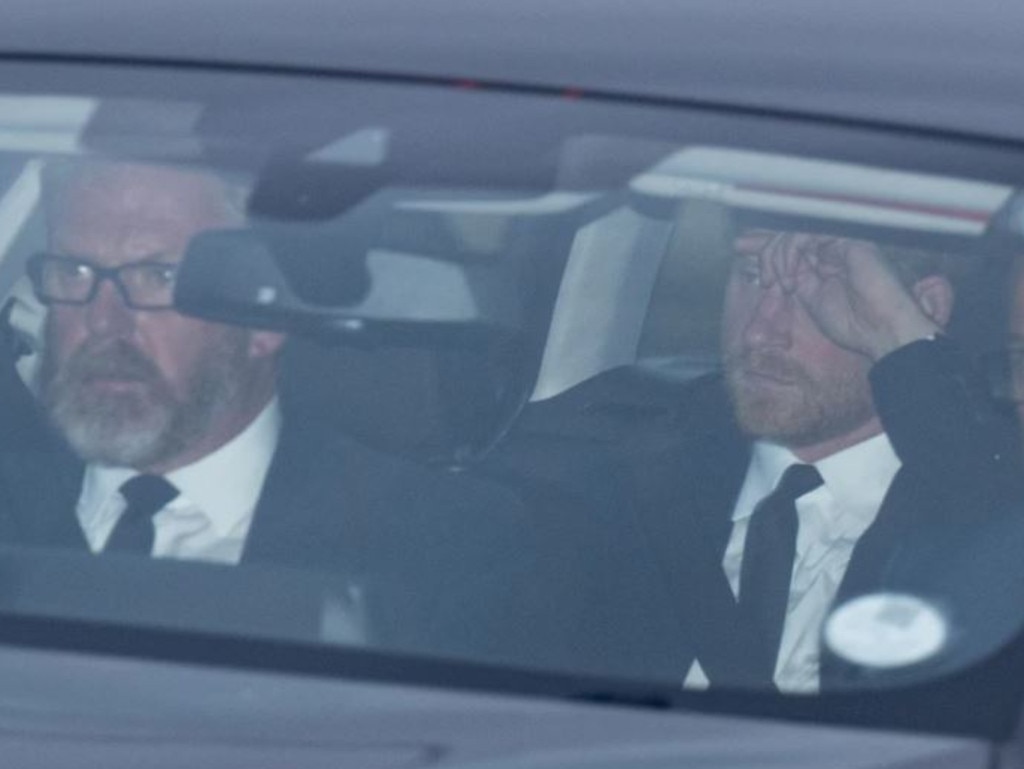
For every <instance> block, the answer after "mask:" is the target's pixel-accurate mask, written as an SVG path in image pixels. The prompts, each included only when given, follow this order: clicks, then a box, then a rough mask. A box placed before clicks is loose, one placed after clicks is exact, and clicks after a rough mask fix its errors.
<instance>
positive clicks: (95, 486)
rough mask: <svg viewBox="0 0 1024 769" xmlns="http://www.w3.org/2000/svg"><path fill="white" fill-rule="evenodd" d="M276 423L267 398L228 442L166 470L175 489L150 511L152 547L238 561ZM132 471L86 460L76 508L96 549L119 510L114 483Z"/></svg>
mask: <svg viewBox="0 0 1024 769" xmlns="http://www.w3.org/2000/svg"><path fill="white" fill-rule="evenodd" d="M280 431H281V411H280V407H279V406H278V403H277V400H276V399H275V400H273V401H271V402H270V403H269V404H268V405H267V407H266V408H265V409H263V411H262V412H260V414H259V416H258V417H256V419H254V420H253V421H252V422H251V423H250V424H249V426H248V427H246V428H245V430H243V431H242V432H241V433H239V434H238V435H237V436H235V437H234V438H233V439H232V440H230V441H229V442H228V443H226V444H224V445H223V446H221V447H220V448H219V449H217V450H216V451H214V452H213V453H212V454H208V455H206V456H205V457H203V458H202V459H200V460H199V461H197V462H194V463H192V464H191V465H186V466H185V467H181V468H179V469H177V470H174V471H173V472H171V473H168V474H167V476H166V477H167V480H168V481H170V482H171V483H172V484H174V485H175V486H176V487H177V489H178V490H179V492H180V493H179V495H178V496H177V497H175V498H174V499H173V500H171V501H170V502H169V503H167V505H165V506H164V507H163V508H162V509H161V510H160V511H159V512H157V513H156V515H154V516H153V523H154V527H155V535H154V540H153V555H154V556H155V557H158V558H186V559H198V560H205V561H215V562H218V563H227V564H236V563H238V562H239V560H240V559H241V557H242V550H243V548H244V546H245V538H246V536H247V535H248V533H249V526H250V525H251V523H252V516H253V512H254V511H255V508H256V503H257V501H258V500H259V497H260V492H261V491H262V489H263V482H264V480H265V479H266V475H267V470H268V468H269V467H270V461H271V459H272V458H273V455H274V450H275V449H276V448H277V439H278V436H279V434H280ZM137 474H138V471H137V470H133V469H131V468H124V467H110V466H105V465H96V464H91V465H88V466H87V467H86V470H85V479H84V481H83V483H82V492H81V494H80V495H79V498H78V506H77V509H76V512H77V514H78V521H79V523H80V524H81V526H82V530H83V531H84V532H85V537H86V540H87V541H88V543H89V547H90V548H91V549H92V551H93V552H94V553H97V552H100V551H101V550H103V547H104V546H105V545H106V542H107V539H108V538H109V537H110V534H111V532H112V531H113V530H114V526H115V525H116V524H117V521H118V519H119V518H120V517H121V514H122V513H123V512H124V510H125V506H126V505H125V500H124V497H122V496H121V492H120V491H119V489H120V487H121V484H123V483H124V482H125V481H126V480H128V479H129V478H131V477H132V476H133V475H137Z"/></svg>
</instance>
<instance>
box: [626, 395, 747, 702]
mask: <svg viewBox="0 0 1024 769" xmlns="http://www.w3.org/2000/svg"><path fill="white" fill-rule="evenodd" d="M684 402H686V403H687V406H686V411H685V413H683V414H681V415H679V416H678V417H677V418H676V419H675V420H674V423H673V424H672V426H671V427H670V428H669V430H668V431H667V433H668V434H672V435H674V436H675V438H676V443H675V445H674V446H671V447H670V448H668V449H666V447H665V446H664V445H662V446H652V447H651V448H650V451H649V454H648V453H646V452H643V453H640V454H639V455H638V456H637V457H635V458H634V459H633V465H634V467H635V468H636V469H635V472H634V477H635V479H636V486H637V488H636V494H637V498H639V499H641V500H642V503H641V505H640V514H641V518H642V520H643V525H644V528H645V529H646V531H647V534H648V539H649V543H650V547H651V549H652V551H653V552H655V553H656V554H657V559H658V561H659V562H660V564H661V566H662V570H663V572H664V573H665V574H666V576H667V581H668V583H669V585H670V592H671V594H670V597H669V600H670V601H672V602H673V603H675V605H677V606H679V607H680V613H681V618H682V623H683V624H684V626H685V627H686V628H687V636H688V640H689V643H690V646H691V648H690V652H691V657H690V659H691V660H692V658H693V657H694V656H695V657H696V658H697V659H698V660H699V661H700V664H701V667H702V668H703V670H704V672H705V673H706V674H707V676H708V678H709V680H711V681H712V682H713V683H714V684H716V685H723V684H729V683H733V682H740V681H744V680H749V676H750V674H751V673H750V672H748V671H747V667H748V664H749V661H750V660H751V659H752V655H751V654H750V653H749V651H748V640H747V639H746V637H745V636H744V634H743V633H742V632H740V630H739V628H738V625H737V622H738V617H737V611H736V599H735V596H734V595H733V592H732V589H731V587H730V586H729V582H728V580H727V578H726V576H725V572H724V571H723V569H722V558H723V556H724V554H725V548H726V545H727V544H728V540H729V535H730V533H731V531H732V516H731V513H732V510H733V507H734V506H735V503H736V498H737V496H738V494H739V490H740V486H741V485H742V483H743V478H744V476H745V474H746V469H747V465H748V464H749V461H750V446H749V442H748V441H747V440H746V439H745V438H744V436H743V435H742V434H741V433H740V431H739V429H738V427H737V426H736V425H735V423H734V421H733V419H732V416H731V415H732V410H731V407H730V405H729V403H728V399H727V397H726V394H725V392H724V388H723V387H722V386H721V382H720V380H718V379H713V380H706V381H705V382H702V383H699V384H698V388H697V389H696V391H695V392H694V393H693V395H692V396H691V398H690V399H688V400H687V401H684ZM681 653H682V652H681ZM686 664H687V665H688V664H689V661H688V662H687V663H686ZM682 673H683V674H684V675H685V673H686V671H685V670H683V671H682Z"/></svg>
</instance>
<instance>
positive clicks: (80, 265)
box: [28, 254, 178, 310]
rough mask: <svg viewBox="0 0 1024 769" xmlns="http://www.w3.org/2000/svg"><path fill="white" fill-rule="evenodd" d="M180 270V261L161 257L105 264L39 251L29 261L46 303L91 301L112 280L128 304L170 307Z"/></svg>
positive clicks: (143, 307) (144, 307)
mask: <svg viewBox="0 0 1024 769" xmlns="http://www.w3.org/2000/svg"><path fill="white" fill-rule="evenodd" d="M177 273H178V265H177V264H173V263H170V262H159V261H145V262H135V263H132V264H124V265H121V266H120V267H101V266H99V265H98V264H93V263H92V262H90V261H88V260H86V259H81V258H79V257H75V256H63V255H60V254H36V255H34V256H33V257H31V258H30V259H29V262H28V275H29V278H30V279H31V280H32V287H33V289H34V290H35V293H36V296H37V297H38V298H39V301H41V302H42V303H43V304H88V303H89V302H91V301H92V300H93V299H94V298H95V297H96V293H97V292H98V291H99V287H100V283H102V282H103V281H104V280H109V281H111V282H112V283H113V284H114V285H115V286H117V289H118V291H120V293H121V298H122V299H124V303H125V305H127V306H128V307H131V308H133V309H136V310H168V309H170V308H171V307H173V306H174V282H175V279H176V278H177Z"/></svg>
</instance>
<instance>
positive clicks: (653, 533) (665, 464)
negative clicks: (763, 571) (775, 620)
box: [628, 340, 1024, 688]
mask: <svg viewBox="0 0 1024 769" xmlns="http://www.w3.org/2000/svg"><path fill="white" fill-rule="evenodd" d="M871 384H872V391H873V395H874V400H875V405H876V408H877V410H878V412H879V415H880V416H881V418H882V422H883V426H884V427H885V430H886V433H887V435H888V437H889V439H890V441H891V442H892V444H893V446H894V448H895V450H896V453H897V455H898V456H899V458H900V460H901V463H902V465H901V469H900V470H899V472H898V473H897V474H896V476H895V478H894V480H893V482H892V484H891V485H890V487H889V489H888V491H887V493H886V495H885V498H884V500H883V503H882V506H881V508H880V510H879V513H878V515H877V517H876V519H875V521H874V523H873V524H872V525H871V526H870V527H869V528H868V530H867V531H866V532H865V533H864V535H863V536H862V537H861V538H860V540H859V541H858V543H857V545H856V547H855V549H854V552H853V555H852V557H851V561H850V564H849V566H848V568H847V571H846V573H845V576H844V578H843V581H842V583H841V585H840V587H839V591H838V595H837V597H836V605H839V604H841V603H843V602H844V601H846V600H848V599H850V598H853V597H855V596H858V595H863V594H868V593H872V592H876V591H886V590H888V591H902V590H907V589H911V588H912V587H913V588H914V589H915V590H917V591H918V592H920V591H921V589H922V588H923V586H925V585H928V584H936V583H935V579H936V578H937V577H938V576H939V574H940V570H941V569H942V566H941V565H940V564H939V562H938V559H937V558H936V553H940V552H952V551H953V549H955V548H958V547H962V546H963V544H964V543H965V542H966V541H968V540H969V539H971V538H972V537H974V536H975V535H976V533H977V532H978V531H979V530H983V529H984V528H985V526H987V525H988V523H989V522H991V521H995V520H997V519H1001V518H1003V517H1004V514H1005V512H1006V511H1007V510H1008V508H1010V507H1013V506H1014V505H1015V501H1016V499H1017V498H1019V497H1018V493H1017V491H1016V489H1017V487H1018V484H1017V482H1016V480H1015V477H1016V476H1017V475H1018V474H1019V471H1018V464H1017V461H1018V460H1017V452H1016V450H1015V448H1014V440H1013V438H1012V435H1011V433H1010V432H1009V431H1008V430H1007V429H1006V428H1007V425H1008V422H1007V421H1006V420H1003V419H1000V417H999V416H998V415H997V414H996V413H995V411H994V410H993V408H992V406H991V404H990V403H989V401H988V399H987V398H986V397H985V396H984V395H983V393H982V392H981V390H980V389H979V388H978V387H977V386H976V384H975V383H974V381H973V377H972V374H971V371H970V368H969V367H968V366H967V365H966V362H965V361H964V360H963V359H962V358H961V356H960V355H959V354H958V353H957V351H956V350H954V349H953V348H952V347H951V346H950V345H949V344H948V342H946V341H944V340H937V341H934V342H932V341H925V342H918V343H915V344H912V345H909V346H907V347H905V348H902V349H901V350H899V351H897V352H895V353H893V354H892V355H890V356H888V357H887V358H885V359H883V360H882V361H880V362H879V363H878V364H877V365H876V366H875V367H874V369H873V370H872V372H871ZM687 400H688V403H686V404H684V406H683V407H682V408H681V409H680V410H678V411H676V412H675V413H674V414H673V417H672V419H670V420H669V425H670V426H668V425H666V428H667V429H665V430H663V431H662V435H661V437H660V438H657V437H655V438H649V439H645V440H644V441H641V442H640V444H639V445H638V446H637V447H636V448H635V449H632V450H631V451H630V452H629V456H628V464H629V466H630V468H631V470H630V475H631V477H632V482H633V490H632V491H633V495H634V496H635V498H636V499H637V500H638V509H637V512H638V514H639V516H640V517H641V519H642V520H643V521H644V524H643V525H644V526H645V527H646V528H647V529H648V531H649V539H650V541H651V542H652V543H653V544H654V547H655V548H656V550H657V551H658V558H659V560H661V561H662V562H663V563H664V564H665V568H666V570H667V571H670V572H672V573H674V581H675V584H676V586H677V590H678V595H679V596H680V597H681V603H682V604H683V611H684V612H685V613H686V615H687V617H688V622H687V624H688V626H689V630H690V635H691V641H692V643H693V646H694V650H695V653H696V656H697V657H698V658H699V659H700V661H701V664H702V667H704V669H705V671H706V672H707V674H708V677H709V679H710V680H711V681H712V683H713V684H742V683H744V682H748V681H750V680H751V679H750V676H751V675H752V673H751V671H750V670H748V669H747V661H748V660H749V659H751V657H752V655H751V654H749V653H748V651H747V649H746V646H745V640H746V639H744V638H743V635H742V633H740V632H739V631H738V630H737V627H736V618H735V601H734V598H733V596H732V592H731V590H730V588H729V586H728V584H727V581H726V579H725V576H724V573H723V571H722V567H721V563H722V558H723V555H724V552H725V547H726V545H727V542H728V539H729V535H730V532H731V529H732V523H731V516H730V513H731V511H732V510H733V507H734V506H735V502H736V498H737V496H738V494H739V490H740V487H741V485H742V482H743V478H744V476H745V473H746V469H747V466H748V464H749V460H750V443H749V440H748V439H747V438H746V437H745V436H744V435H742V433H741V432H740V430H739V428H738V427H737V425H736V424H735V422H734V420H733V418H732V410H731V407H730V405H729V402H728V398H727V395H726V393H725V390H724V387H723V384H722V382H721V380H720V379H719V378H718V377H712V378H708V379H705V380H704V381H702V382H700V383H699V384H698V385H697V386H696V387H695V388H694V390H693V391H692V392H691V393H689V394H688V397H687ZM673 436H674V437H673ZM1022 528H1024V526H1022ZM947 584H948V583H947ZM940 592H942V591H936V590H932V591H930V592H926V593H925V595H926V596H932V597H935V598H936V600H937V602H938V603H939V604H940V605H944V606H946V607H949V602H950V595H949V594H948V592H947V593H945V594H944V595H938V593H940ZM975 600H976V599H975ZM962 608H963V607H962ZM868 675H871V673H869V672H865V671H863V670H861V669H859V668H856V667H855V666H852V665H848V664H846V663H843V662H841V661H839V660H837V659H836V658H834V657H832V656H831V655H829V654H827V653H826V654H825V655H824V657H823V662H822V685H823V687H826V688H827V687H831V686H838V685H842V684H843V683H846V682H850V681H854V680H859V679H861V678H863V677H865V676H868Z"/></svg>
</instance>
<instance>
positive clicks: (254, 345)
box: [29, 164, 284, 562]
mask: <svg viewBox="0 0 1024 769" xmlns="http://www.w3.org/2000/svg"><path fill="white" fill-rule="evenodd" d="M65 176H66V178H63V179H58V180H55V182H56V183H51V184H49V185H48V187H47V195H46V197H45V205H46V215H47V220H48V225H49V235H50V243H49V250H48V251H47V252H46V253H41V254H37V255H36V256H35V257H34V258H33V259H32V260H31V262H30V264H29V273H30V276H31V278H32V282H33V286H34V288H35V291H36V294H37V296H38V297H39V299H40V300H41V301H43V302H44V303H45V304H47V305H48V306H49V310H50V312H49V316H48V319H47V323H46V327H45V353H44V358H43V361H42V367H41V372H40V397H41V399H42V402H43V404H44V406H45V409H46V411H47V413H48V414H49V416H50V419H51V421H52V422H53V424H54V425H55V426H56V427H57V428H58V430H59V432H60V433H61V434H62V435H63V437H64V438H65V440H66V441H67V443H68V444H69V445H70V446H71V448H72V449H73V450H74V452H75V453H76V454H77V455H78V457H80V458H81V459H82V460H84V461H85V462H86V471H85V476H84V481H83V484H82V490H81V495H80V497H79V500H78V505H77V514H78V519H79V522H80V523H81V526H82V529H83V531H84V532H85V535H86V539H87V540H88V544H89V546H90V548H91V549H92V550H93V551H100V550H112V549H119V550H120V549H123V550H139V549H142V550H145V549H147V548H152V550H151V552H152V554H153V555H157V556H174V557H183V558H203V559H209V560H216V561H225V562H236V561H238V560H239V559H240V557H241V553H242V549H243V545H244V543H245V540H246V535H247V533H248V529H249V524H250V521H251V514H252V511H253V508H254V507H255V504H256V501H257V497H258V495H259V491H260V487H261V480H262V478H263V476H264V475H265V474H266V472H267V469H268V467H269V465H270V461H271V457H272V455H273V453H274V450H275V447H276V445H277V441H278V435H279V432H280V425H281V416H280V409H279V407H278V404H277V400H276V399H275V397H274V393H275V385H274V383H275V375H276V368H277V353H278V351H279V350H280V348H281V345H282V343H283V341H284V339H283V337H282V336H281V335H280V334H276V333H270V332H264V331H250V330H247V329H242V328H234V327H231V326H225V325H221V324H216V323H208V322H205V321H201V320H197V319H193V318H188V317H186V316H184V315H180V314H179V313H177V312H175V311H174V310H172V309H171V305H172V298H173V288H174V277H175V271H176V269H177V265H178V262H179V261H180V260H181V258H182V255H183V253H184V250H185V248H186V246H187V244H188V241H189V239H190V238H191V237H192V236H193V235H195V234H197V233H199V232H201V231H204V230H209V229H218V228H226V227H234V226H239V225H240V224H241V213H240V211H238V210H237V209H234V208H233V207H232V205H231V202H230V197H229V194H228V190H227V188H226V187H225V186H224V184H223V183H222V182H220V181H218V180H217V179H215V178H214V177H212V176H209V175H203V174H199V173H186V172H182V171H177V170H172V169H169V168H159V167H153V166H133V165H113V164H110V165H99V164H93V165H88V166H84V167H81V168H77V169H75V170H73V171H70V172H66V173H65ZM119 490H120V493H119ZM183 490H184V491H187V492H188V493H187V494H183V493H181V492H182V491H183ZM136 497H137V498H138V500H139V501H138V503H137V504H136V503H134V502H133V501H132V500H133V498H136ZM161 502H163V504H161ZM139 506H141V507H143V508H148V507H154V506H156V507H157V510H158V511H159V512H158V513H157V515H156V517H155V518H153V519H152V525H151V523H150V516H152V515H153V513H154V511H152V510H143V512H141V513H140V514H138V515H130V516H126V515H124V513H125V512H126V511H128V512H131V511H130V510H129V509H130V508H133V507H139ZM154 529H155V538H154Z"/></svg>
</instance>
